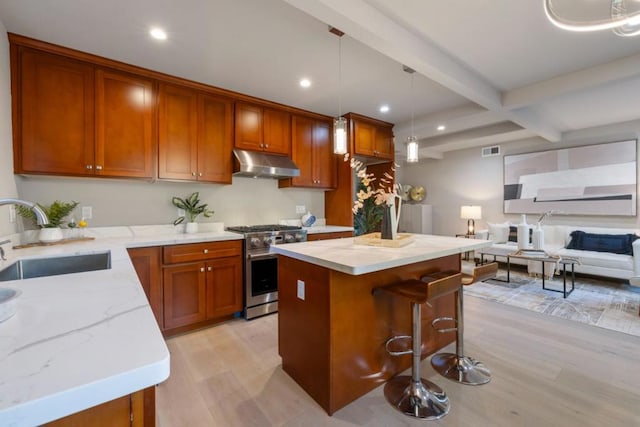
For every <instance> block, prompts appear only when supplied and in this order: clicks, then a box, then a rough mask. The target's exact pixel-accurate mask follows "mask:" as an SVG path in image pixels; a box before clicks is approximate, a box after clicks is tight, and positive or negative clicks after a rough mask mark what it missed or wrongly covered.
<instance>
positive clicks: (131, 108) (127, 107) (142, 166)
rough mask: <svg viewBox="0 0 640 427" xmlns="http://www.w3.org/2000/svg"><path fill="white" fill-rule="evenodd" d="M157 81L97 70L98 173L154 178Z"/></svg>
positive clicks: (96, 169)
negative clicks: (154, 91)
mask: <svg viewBox="0 0 640 427" xmlns="http://www.w3.org/2000/svg"><path fill="white" fill-rule="evenodd" d="M153 108H154V101H153V82H152V81H151V80H147V79H144V78H142V77H137V76H132V75H128V74H123V73H119V72H115V71H109V70H97V71H96V162H95V171H96V175H101V176H120V177H137V178H152V177H153V176H154V175H155V174H154V171H155V168H154V164H153V158H154V157H153V156H154V135H153V114H154V113H153Z"/></svg>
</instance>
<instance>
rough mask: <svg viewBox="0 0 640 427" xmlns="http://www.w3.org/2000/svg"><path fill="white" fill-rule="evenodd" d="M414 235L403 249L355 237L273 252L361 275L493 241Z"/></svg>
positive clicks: (289, 247) (481, 246)
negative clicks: (369, 243)
mask: <svg viewBox="0 0 640 427" xmlns="http://www.w3.org/2000/svg"><path fill="white" fill-rule="evenodd" d="M412 236H413V242H411V243H409V244H408V245H407V246H404V247H401V248H387V247H377V246H366V245H360V244H356V243H355V239H351V238H346V239H331V240H320V241H314V242H301V243H290V244H287V245H278V246H273V247H271V251H272V252H275V253H278V254H281V255H286V256H288V257H291V258H295V259H298V260H301V261H306V262H309V263H311V264H316V265H320V266H322V267H327V268H330V269H332V270H336V271H341V272H343V273H347V274H352V275H359V274H366V273H372V272H374V271H380V270H386V269H388V268H393V267H400V266H403V265H408V264H414V263H416V262H421V261H427V260H430V259H435V258H440V257H443V256H447V255H454V254H459V253H463V252H467V251H473V250H477V249H481V248H485V247H489V246H491V245H492V244H493V242H491V241H490V240H474V239H458V238H455V237H445V236H434V235H426V234H414V235H412Z"/></svg>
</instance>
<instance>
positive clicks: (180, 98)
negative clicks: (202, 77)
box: [158, 83, 198, 180]
mask: <svg viewBox="0 0 640 427" xmlns="http://www.w3.org/2000/svg"><path fill="white" fill-rule="evenodd" d="M158 98H159V99H158V178H164V179H183V180H191V179H196V176H197V171H198V142H197V133H198V117H197V115H198V99H197V93H196V92H195V91H193V90H191V89H188V88H183V87H181V86H174V85H170V84H164V83H161V84H160V86H159V88H158Z"/></svg>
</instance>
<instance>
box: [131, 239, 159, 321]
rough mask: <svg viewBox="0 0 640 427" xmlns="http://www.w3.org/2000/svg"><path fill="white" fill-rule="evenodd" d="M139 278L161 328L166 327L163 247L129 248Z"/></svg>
mask: <svg viewBox="0 0 640 427" xmlns="http://www.w3.org/2000/svg"><path fill="white" fill-rule="evenodd" d="M127 251H128V252H129V257H130V258H131V262H132V263H133V267H134V268H135V269H136V273H137V274H138V279H139V280H140V283H141V284H142V288H143V289H144V293H145V294H146V295H147V299H148V300H149V305H150V306H151V310H152V311H153V315H154V316H155V318H156V321H157V322H158V326H159V327H160V329H161V330H162V329H164V321H163V317H164V315H163V304H162V270H161V269H162V248H161V247H159V246H154V247H150V248H131V249H128V250H127Z"/></svg>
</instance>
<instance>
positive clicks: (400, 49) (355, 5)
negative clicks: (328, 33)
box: [284, 0, 561, 141]
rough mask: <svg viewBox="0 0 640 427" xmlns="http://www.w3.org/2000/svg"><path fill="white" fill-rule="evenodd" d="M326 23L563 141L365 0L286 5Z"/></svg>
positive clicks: (307, 0) (294, 0)
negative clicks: (505, 105) (506, 102)
mask: <svg viewBox="0 0 640 427" xmlns="http://www.w3.org/2000/svg"><path fill="white" fill-rule="evenodd" d="M284 1H285V2H287V3H289V4H290V5H292V6H294V7H296V8H298V9H300V10H302V11H304V12H305V13H308V14H309V15H311V16H314V17H315V18H316V19H319V20H320V21H322V22H325V23H327V24H329V25H331V26H334V27H338V28H340V29H341V30H342V31H344V32H345V33H346V34H347V35H349V36H350V37H352V38H354V39H356V40H358V41H360V42H361V43H363V44H365V45H367V46H369V47H371V48H372V49H375V50H377V51H379V52H381V53H382V54H384V55H386V56H388V57H389V58H392V59H394V60H396V61H398V62H399V63H401V64H406V65H408V66H410V67H411V68H413V69H414V70H416V71H417V72H419V73H420V74H422V75H424V76H426V77H428V78H430V79H431V80H433V81H435V82H437V83H439V84H441V85H442V86H444V87H446V88H448V89H449V90H451V91H453V92H455V93H457V94H459V95H461V96H464V97H466V98H467V99H469V100H471V101H473V102H475V103H477V104H479V105H481V106H482V107H484V108H486V109H488V110H491V111H493V112H496V113H500V114H503V115H504V117H505V118H506V119H508V120H511V121H514V122H515V123H517V124H518V125H520V126H522V127H525V128H527V129H529V130H530V131H531V132H533V133H535V134H537V135H539V136H540V137H542V138H545V139H547V140H549V141H559V140H560V138H561V134H560V132H559V131H558V130H557V129H554V128H552V127H550V126H548V125H545V124H543V123H541V122H540V121H538V120H533V121H530V120H529V115H527V114H520V112H518V111H511V110H508V109H505V108H504V107H503V105H502V94H501V93H500V91H499V90H497V89H496V88H495V87H493V86H491V85H490V84H489V83H488V82H487V81H486V80H485V79H484V78H482V76H480V75H478V74H477V73H475V72H473V71H472V70H470V69H468V68H467V67H466V66H464V65H462V64H461V63H459V62H458V61H456V60H455V59H454V58H452V57H451V56H450V55H448V54H446V53H445V52H444V51H442V50H441V49H440V48H439V47H438V46H436V45H435V44H433V43H432V42H430V41H428V40H426V39H424V38H422V37H420V36H419V35H418V34H417V32H413V31H411V30H410V29H408V28H406V27H404V26H402V25H400V24H399V23H398V22H396V21H395V20H394V19H392V18H391V17H389V16H387V15H385V14H383V13H382V12H381V11H380V10H378V9H376V8H375V7H373V6H371V5H370V4H369V3H367V2H366V1H364V0H284Z"/></svg>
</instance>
